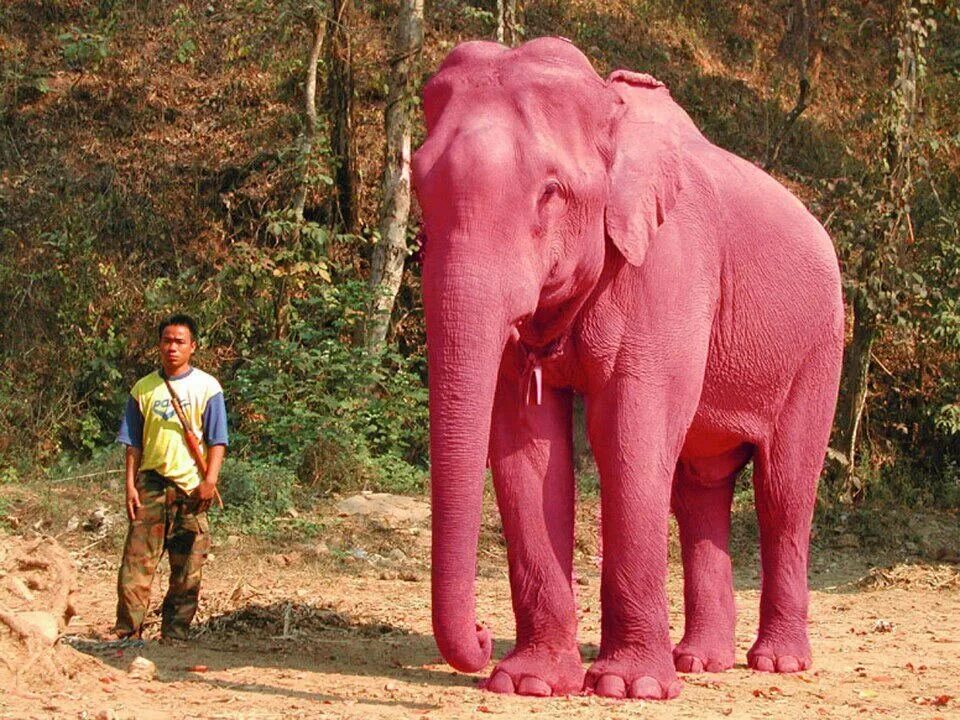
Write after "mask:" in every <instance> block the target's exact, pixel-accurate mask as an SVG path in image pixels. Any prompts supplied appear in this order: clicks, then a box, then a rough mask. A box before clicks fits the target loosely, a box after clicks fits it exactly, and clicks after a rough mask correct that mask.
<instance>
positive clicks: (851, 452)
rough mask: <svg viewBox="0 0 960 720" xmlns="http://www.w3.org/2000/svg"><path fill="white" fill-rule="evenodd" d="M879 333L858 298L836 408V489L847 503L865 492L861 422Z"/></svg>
mask: <svg viewBox="0 0 960 720" xmlns="http://www.w3.org/2000/svg"><path fill="white" fill-rule="evenodd" d="M877 330H878V327H877V321H876V315H875V314H874V313H873V312H871V311H870V309H869V308H868V307H867V303H866V300H865V299H864V298H863V297H858V298H857V299H856V300H855V301H854V303H853V338H852V339H851V341H850V344H849V345H848V346H847V349H846V353H845V355H844V359H843V379H842V381H841V387H842V388H843V394H842V395H841V402H840V405H839V407H838V408H837V418H838V420H839V423H840V427H839V430H838V440H839V446H840V447H839V448H837V449H838V450H839V452H840V457H839V458H838V459H839V471H838V473H837V486H838V490H839V491H840V495H841V497H842V498H843V499H844V500H846V501H848V502H852V501H855V500H858V499H859V498H860V497H861V495H862V493H863V489H864V488H863V483H862V482H861V481H860V480H859V479H858V478H857V476H856V449H857V437H858V435H859V432H860V420H861V418H862V417H863V410H864V408H865V407H866V402H867V383H868V382H869V379H870V352H871V350H872V349H873V342H874V340H875V339H876V337H877Z"/></svg>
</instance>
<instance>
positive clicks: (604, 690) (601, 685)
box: [594, 675, 627, 698]
mask: <svg viewBox="0 0 960 720" xmlns="http://www.w3.org/2000/svg"><path fill="white" fill-rule="evenodd" d="M594 692H596V693H597V695H602V696H603V697H611V698H625V697H626V696H627V684H626V683H625V682H624V681H623V678H622V677H620V676H619V675H603V676H601V677H600V679H599V680H597V686H596V688H595V689H594Z"/></svg>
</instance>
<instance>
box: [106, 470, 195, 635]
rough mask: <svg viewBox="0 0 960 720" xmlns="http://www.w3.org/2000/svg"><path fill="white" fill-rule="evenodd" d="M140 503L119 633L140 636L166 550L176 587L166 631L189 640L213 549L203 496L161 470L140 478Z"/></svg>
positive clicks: (126, 556)
mask: <svg viewBox="0 0 960 720" xmlns="http://www.w3.org/2000/svg"><path fill="white" fill-rule="evenodd" d="M137 492H138V493H139V495H140V507H139V509H138V510H137V516H136V519H135V520H133V522H131V523H130V529H129V531H128V532H127V541H126V544H125V545H124V548H123V560H122V562H121V563H120V575H119V577H118V578H117V595H118V598H119V599H118V602H117V625H116V631H117V633H118V634H119V635H124V636H126V635H139V634H140V631H141V629H142V626H143V620H144V617H145V616H146V614H147V608H148V606H149V605H150V585H151V583H152V582H153V575H154V572H155V571H156V569H157V564H158V563H159V562H160V558H161V556H162V555H163V553H164V551H166V552H167V553H168V556H169V559H170V589H169V590H168V592H167V596H166V598H165V599H164V601H163V608H162V612H161V616H162V621H161V624H160V634H161V635H162V636H163V637H165V638H174V639H186V638H187V636H188V632H189V628H190V622H191V621H192V620H193V616H194V615H195V614H196V612H197V601H198V599H199V597H200V578H201V575H202V568H203V563H204V561H205V560H206V559H207V553H208V552H209V550H210V526H209V525H208V524H207V515H206V513H197V512H196V505H197V501H196V500H195V499H194V498H191V497H189V496H188V495H186V494H185V493H184V492H183V491H182V490H179V489H178V488H176V487H174V486H173V485H172V484H171V483H168V482H167V481H166V480H164V478H163V477H161V476H160V475H157V474H156V473H152V472H149V473H143V474H141V475H140V476H139V477H138V478H137Z"/></svg>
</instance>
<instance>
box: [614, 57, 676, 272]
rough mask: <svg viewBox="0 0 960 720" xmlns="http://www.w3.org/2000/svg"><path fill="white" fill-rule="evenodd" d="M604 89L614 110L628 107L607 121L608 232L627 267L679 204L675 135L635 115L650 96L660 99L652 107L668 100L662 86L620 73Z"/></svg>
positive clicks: (643, 251) (648, 78)
mask: <svg viewBox="0 0 960 720" xmlns="http://www.w3.org/2000/svg"><path fill="white" fill-rule="evenodd" d="M607 85H608V88H609V90H610V91H612V92H614V93H615V95H616V98H615V99H614V103H615V105H626V107H625V108H623V107H620V108H619V109H618V110H617V111H616V112H615V113H614V117H613V120H612V121H611V128H610V149H609V153H608V156H609V165H608V167H609V170H608V183H609V184H608V188H609V190H608V193H607V205H606V208H605V224H606V230H607V235H609V236H610V239H611V240H612V241H613V244H614V245H616V247H617V249H618V250H620V252H621V253H622V254H623V256H624V257H625V258H626V260H627V262H629V263H630V264H631V265H638V266H639V265H641V264H643V259H644V257H645V256H646V254H647V248H649V247H650V243H651V242H653V241H654V238H655V237H656V235H657V231H658V229H659V228H660V226H661V225H663V223H664V222H665V221H666V219H667V216H668V215H669V213H670V211H671V210H672V209H673V207H674V205H675V204H676V201H677V195H678V193H679V183H678V172H679V169H680V168H679V153H678V141H677V135H676V133H675V132H673V130H672V128H671V127H670V126H669V125H664V124H663V123H662V122H659V121H658V120H659V118H653V117H644V115H647V113H638V112H635V111H634V106H635V105H636V104H637V103H643V102H644V101H645V99H646V98H645V96H644V94H646V93H649V92H650V91H657V96H658V97H655V98H651V97H650V96H646V97H647V98H650V99H651V100H652V101H653V102H654V103H657V104H659V103H662V102H663V100H662V99H661V98H660V97H659V96H660V94H661V93H666V94H667V96H668V98H669V92H668V91H667V90H666V88H665V87H664V85H663V83H661V82H659V81H658V80H656V79H654V78H653V77H652V76H650V75H645V74H640V73H633V72H628V71H625V70H618V71H616V72H614V73H613V74H612V75H611V76H610V78H609V79H608V80H607ZM641 93H642V94H641ZM668 102H671V103H672V101H669V100H668Z"/></svg>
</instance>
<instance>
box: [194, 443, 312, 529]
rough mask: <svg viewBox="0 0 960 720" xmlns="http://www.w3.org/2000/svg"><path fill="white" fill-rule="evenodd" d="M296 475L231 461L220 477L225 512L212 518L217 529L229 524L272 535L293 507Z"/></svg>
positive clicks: (233, 459)
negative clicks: (277, 522) (276, 524)
mask: <svg viewBox="0 0 960 720" xmlns="http://www.w3.org/2000/svg"><path fill="white" fill-rule="evenodd" d="M293 485H294V477H293V473H292V472H290V471H289V470H287V469H286V468H283V467H278V466H276V465H270V464H268V463H264V462H256V461H251V460H244V459H239V458H229V459H228V460H227V461H226V462H225V463H224V465H223V469H222V471H221V473H220V482H219V483H218V485H217V487H218V488H219V489H220V496H221V497H222V498H223V512H222V513H214V514H213V515H212V516H211V517H212V520H213V522H214V524H215V525H218V524H221V523H223V524H228V525H235V526H239V527H240V528H241V529H243V530H246V531H249V532H254V533H259V534H264V533H266V534H269V533H270V532H272V530H273V527H274V521H275V520H276V518H277V516H279V515H282V514H283V513H285V512H286V511H287V510H289V509H290V508H291V507H293Z"/></svg>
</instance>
